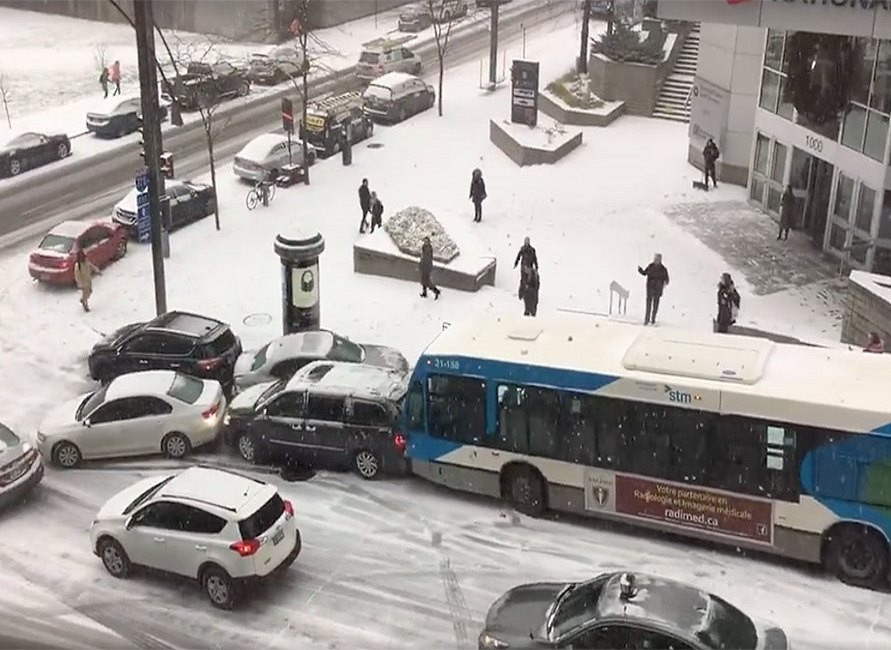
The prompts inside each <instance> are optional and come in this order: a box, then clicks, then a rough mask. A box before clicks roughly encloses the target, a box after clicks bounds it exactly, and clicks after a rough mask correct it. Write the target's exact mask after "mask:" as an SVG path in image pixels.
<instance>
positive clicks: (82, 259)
mask: <svg viewBox="0 0 891 650" xmlns="http://www.w3.org/2000/svg"><path fill="white" fill-rule="evenodd" d="M95 275H102V271H100V270H99V269H98V268H97V267H96V266H95V265H94V264H93V263H92V262H91V261H90V260H88V259H87V254H86V253H84V251H83V249H80V250H78V251H77V261H76V262H75V263H74V282H75V283H76V284H77V288H78V289H80V305H81V307H83V308H84V311H90V296H92V295H93V276H95Z"/></svg>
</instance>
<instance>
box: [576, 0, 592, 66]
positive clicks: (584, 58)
mask: <svg viewBox="0 0 891 650" xmlns="http://www.w3.org/2000/svg"><path fill="white" fill-rule="evenodd" d="M590 24H591V0H584V5H583V8H582V44H581V49H580V51H579V62H578V65H577V66H576V72H577V73H579V74H588V27H589V26H590Z"/></svg>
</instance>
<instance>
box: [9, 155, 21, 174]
mask: <svg viewBox="0 0 891 650" xmlns="http://www.w3.org/2000/svg"><path fill="white" fill-rule="evenodd" d="M21 173H22V161H21V160H19V159H18V158H10V159H9V175H10V176H18V175H19V174H21Z"/></svg>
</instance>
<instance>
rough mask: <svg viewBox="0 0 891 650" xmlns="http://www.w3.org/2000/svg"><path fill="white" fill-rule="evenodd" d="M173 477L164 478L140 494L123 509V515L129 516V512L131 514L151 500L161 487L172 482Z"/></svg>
mask: <svg viewBox="0 0 891 650" xmlns="http://www.w3.org/2000/svg"><path fill="white" fill-rule="evenodd" d="M174 476H176V474H171V475H170V476H166V477H164V480H163V481H160V482H159V483H156V484H155V485H153V486H152V487H150V488H149V489H148V490H146V491H145V492H143V493H142V494H140V495H139V496H138V497H136V498H135V499H134V500H133V501H131V502H130V505H128V506H127V507H126V508H124V513H123V514H125V515H129V514H130V513H131V512H133V511H134V510H135V509H136V508H138V507H139V506H140V505H142V504H143V503H145V502H146V501H148V500H149V499H151V498H152V497H153V496H155V494H157V492H158V490H160V489H161V488H162V487H164V486H165V485H167V484H168V483H170V481H172V480H173V477H174Z"/></svg>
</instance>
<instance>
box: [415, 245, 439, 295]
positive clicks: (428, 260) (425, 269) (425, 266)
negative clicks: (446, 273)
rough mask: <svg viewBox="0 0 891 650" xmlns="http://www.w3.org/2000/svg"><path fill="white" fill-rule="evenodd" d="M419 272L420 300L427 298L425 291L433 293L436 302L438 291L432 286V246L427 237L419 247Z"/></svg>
mask: <svg viewBox="0 0 891 650" xmlns="http://www.w3.org/2000/svg"><path fill="white" fill-rule="evenodd" d="M418 266H419V268H420V271H421V298H426V297H427V289H430V291H432V292H433V299H434V300H438V299H439V294H440V291H439V289H437V288H436V285H434V284H433V280H432V278H431V276H432V275H433V246H432V244H431V243H430V238H429V237H424V243H423V244H422V245H421V263H420V264H419V265H418Z"/></svg>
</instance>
